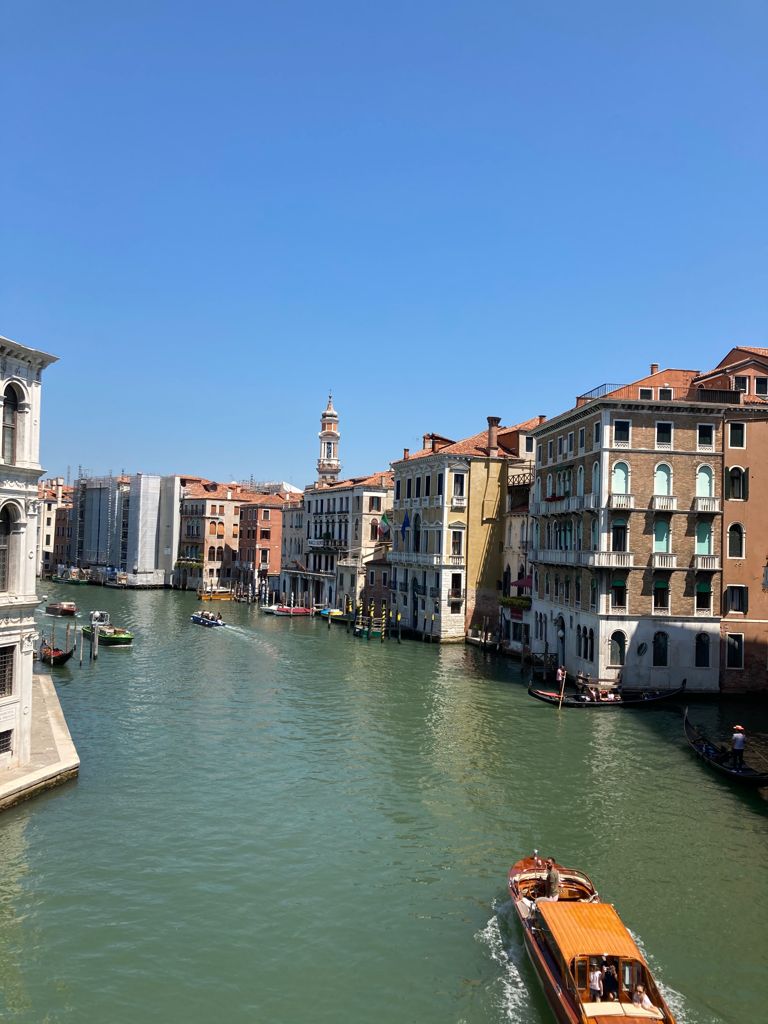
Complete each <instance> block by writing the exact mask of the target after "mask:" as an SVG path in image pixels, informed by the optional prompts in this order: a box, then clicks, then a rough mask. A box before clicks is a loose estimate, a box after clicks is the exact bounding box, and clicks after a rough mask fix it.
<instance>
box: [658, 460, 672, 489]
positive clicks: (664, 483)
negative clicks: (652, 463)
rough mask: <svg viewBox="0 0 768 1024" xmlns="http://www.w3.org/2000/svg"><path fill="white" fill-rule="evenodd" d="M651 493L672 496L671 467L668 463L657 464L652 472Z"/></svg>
mask: <svg viewBox="0 0 768 1024" xmlns="http://www.w3.org/2000/svg"><path fill="white" fill-rule="evenodd" d="M653 493H654V494H660V495H664V496H667V495H670V494H672V493H673V492H672V467H671V466H670V465H669V463H668V462H659V463H658V464H657V465H656V467H655V469H654V471H653Z"/></svg>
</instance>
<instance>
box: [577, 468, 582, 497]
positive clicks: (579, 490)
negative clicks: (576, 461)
mask: <svg viewBox="0 0 768 1024" xmlns="http://www.w3.org/2000/svg"><path fill="white" fill-rule="evenodd" d="M583 493H584V467H583V466H579V468H578V469H577V470H576V494H577V495H579V496H581V495H582V494H583Z"/></svg>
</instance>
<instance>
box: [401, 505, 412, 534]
mask: <svg viewBox="0 0 768 1024" xmlns="http://www.w3.org/2000/svg"><path fill="white" fill-rule="evenodd" d="M410 525H411V517H410V516H409V515H408V509H406V510H405V518H404V519H403V525H402V526H401V527H400V536H401V537H402V538H403V540H405V531H406V530H407V529H408V527H409V526H410Z"/></svg>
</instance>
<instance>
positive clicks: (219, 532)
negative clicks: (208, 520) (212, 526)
mask: <svg viewBox="0 0 768 1024" xmlns="http://www.w3.org/2000/svg"><path fill="white" fill-rule="evenodd" d="M216 536H217V537H223V536H224V523H216Z"/></svg>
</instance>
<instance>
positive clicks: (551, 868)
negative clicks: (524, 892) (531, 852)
mask: <svg viewBox="0 0 768 1024" xmlns="http://www.w3.org/2000/svg"><path fill="white" fill-rule="evenodd" d="M544 863H545V866H546V869H547V876H546V878H545V879H544V895H543V896H539V900H544V901H545V902H547V903H554V902H556V900H557V899H559V897H560V872H559V871H558V870H557V868H556V867H555V862H554V860H552V858H551V857H547V859H546V861H545V862H544Z"/></svg>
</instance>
